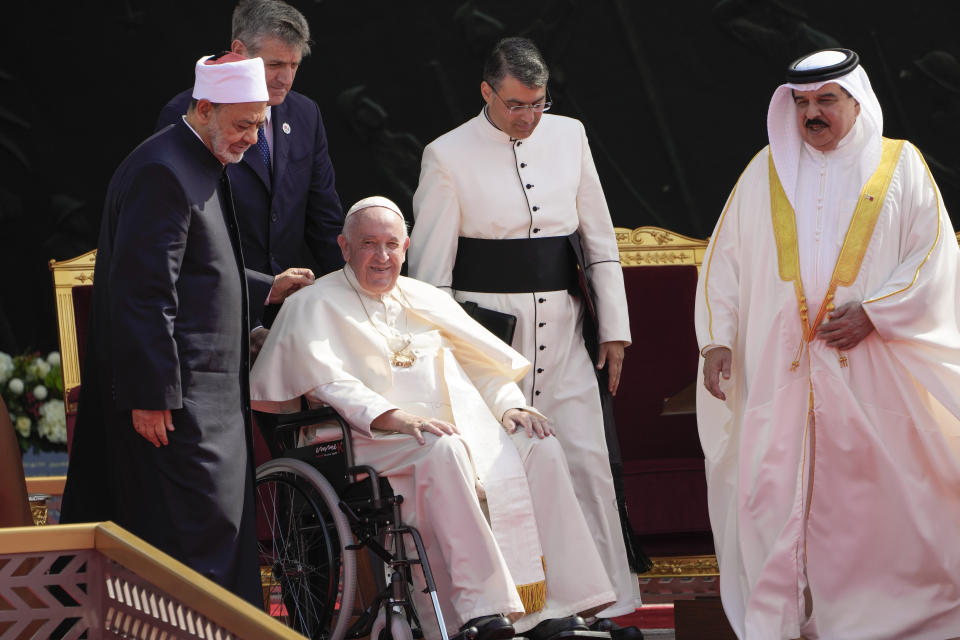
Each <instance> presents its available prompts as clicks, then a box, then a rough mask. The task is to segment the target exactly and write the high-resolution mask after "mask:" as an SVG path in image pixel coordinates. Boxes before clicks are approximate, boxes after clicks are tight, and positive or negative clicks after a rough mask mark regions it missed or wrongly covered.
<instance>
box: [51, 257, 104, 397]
mask: <svg viewBox="0 0 960 640" xmlns="http://www.w3.org/2000/svg"><path fill="white" fill-rule="evenodd" d="M96 259H97V250H96V249H93V250H92V251H88V252H87V253H84V254H83V255H79V256H77V257H76V258H70V259H67V260H51V261H50V262H49V266H50V271H51V273H52V274H53V289H54V295H55V296H56V301H57V329H58V332H59V335H60V362H61V366H62V370H63V397H64V398H65V399H67V400H66V401H67V411H72V412H75V411H76V409H77V408H76V400H75V399H74V400H70V398H71V394H70V392H71V391H72V390H73V389H75V388H76V387H79V386H80V355H79V350H78V345H77V321H76V317H75V314H74V303H73V290H74V287H78V286H83V285H92V284H93V267H94V264H95V262H96ZM71 405H72V406H71Z"/></svg>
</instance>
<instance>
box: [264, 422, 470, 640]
mask: <svg viewBox="0 0 960 640" xmlns="http://www.w3.org/2000/svg"><path fill="white" fill-rule="evenodd" d="M254 414H255V419H256V423H257V425H258V426H259V428H260V429H261V432H262V433H263V435H264V438H265V440H266V441H267V444H268V446H269V448H270V453H271V455H272V457H273V459H272V460H270V461H269V462H266V463H264V464H262V465H260V466H259V467H258V468H257V472H256V503H257V507H256V508H257V538H258V547H259V554H260V566H261V582H262V584H263V591H264V606H265V607H266V609H267V612H268V613H270V614H271V615H272V616H273V617H275V618H278V619H280V620H281V621H282V622H284V623H285V624H286V625H287V626H289V627H291V628H293V629H294V630H296V631H298V632H299V633H301V634H303V635H304V636H306V637H308V638H311V639H312V640H317V639H319V640H343V639H344V638H349V639H355V638H363V637H367V636H369V637H370V638H371V640H413V638H422V637H423V627H422V625H421V621H420V618H419V616H418V615H417V612H416V610H415V609H414V606H413V603H412V599H411V593H412V588H413V580H412V571H411V569H412V567H413V566H414V565H420V567H421V570H422V572H423V576H424V581H425V583H426V589H425V591H426V592H428V593H429V594H430V597H431V601H432V604H433V609H434V613H435V615H436V620H437V622H438V624H439V626H440V634H441V637H442V638H443V640H474V639H475V638H476V635H477V630H476V628H475V627H469V628H468V629H466V630H464V631H461V632H460V633H458V634H455V635H454V636H452V637H449V636H448V634H447V631H446V626H445V625H444V620H443V614H442V613H441V611H440V604H439V600H438V599H437V593H436V585H435V584H434V581H433V575H432V573H431V571H430V565H429V562H428V559H427V556H426V553H425V551H424V548H423V542H422V540H421V538H420V534H419V532H418V531H417V530H416V529H415V528H414V527H409V526H405V525H404V524H403V523H402V522H401V520H400V505H401V504H402V503H403V496H400V495H394V493H393V491H392V489H391V487H390V484H389V482H387V479H386V478H381V477H379V476H378V475H377V473H376V471H375V470H374V469H372V468H371V467H369V466H364V465H361V466H356V465H354V462H353V452H352V447H351V439H350V426H349V425H348V424H347V423H346V421H344V420H343V418H341V417H340V416H339V415H338V414H337V413H336V412H335V411H334V410H333V409H331V408H329V407H322V408H319V409H310V410H306V411H302V412H300V413H295V414H269V413H260V412H254ZM304 429H305V430H304ZM301 433H307V434H309V437H308V438H307V442H308V444H307V443H304V442H303V439H302V436H301ZM301 444H303V446H301ZM405 540H410V541H411V542H412V544H413V547H414V548H415V549H416V556H415V557H411V556H409V555H408V552H407V546H406V544H405ZM361 550H365V551H366V552H367V553H368V554H370V555H371V556H372V557H374V558H376V559H377V560H379V561H380V562H382V563H383V567H384V570H383V571H377V570H375V571H374V578H375V581H376V584H377V590H378V593H377V594H376V596H375V597H374V598H373V601H372V602H371V603H370V604H369V606H367V607H366V608H365V609H364V610H363V611H361V612H360V613H359V615H356V616H355V615H354V605H355V601H356V600H355V599H356V595H357V559H358V558H357V554H358V552H360V551H361ZM354 618H356V619H354Z"/></svg>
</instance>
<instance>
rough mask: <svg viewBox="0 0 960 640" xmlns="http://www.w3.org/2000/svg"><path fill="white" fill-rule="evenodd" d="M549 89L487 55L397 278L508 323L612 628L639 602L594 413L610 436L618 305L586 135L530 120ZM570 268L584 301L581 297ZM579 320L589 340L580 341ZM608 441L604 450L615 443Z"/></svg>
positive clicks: (419, 201)
mask: <svg viewBox="0 0 960 640" xmlns="http://www.w3.org/2000/svg"><path fill="white" fill-rule="evenodd" d="M548 77H549V72H548V69H547V66H546V63H545V62H544V60H543V57H542V55H541V54H540V51H539V50H538V49H537V47H536V46H535V45H534V44H533V43H532V42H531V41H530V40H527V39H525V38H506V39H504V40H502V41H500V42H499V43H498V44H497V45H496V46H495V47H494V49H493V51H492V53H491V54H490V56H489V57H488V59H487V62H486V66H485V68H484V80H483V82H482V83H481V84H480V91H481V94H482V96H483V99H484V101H485V102H486V105H485V106H484V108H483V111H482V112H481V113H480V114H479V115H477V116H476V117H475V118H473V119H471V120H469V121H467V122H466V123H464V124H463V125H461V126H460V127H457V128H456V129H454V130H453V131H450V132H448V133H446V134H444V135H443V136H440V137H439V138H437V139H436V140H434V141H433V142H431V143H430V144H429V145H427V147H426V148H425V149H424V152H423V160H422V165H421V171H420V183H419V185H418V187H417V191H416V193H415V195H414V198H413V213H414V218H415V224H414V227H413V243H412V246H411V250H410V275H411V276H412V277H414V278H417V279H420V280H424V281H426V282H429V283H431V284H433V285H436V286H437V287H440V288H442V289H444V290H445V291H447V292H449V293H450V294H451V295H453V296H454V297H455V298H456V299H457V300H459V301H472V302H475V303H477V304H479V305H480V306H481V307H486V308H491V309H495V310H497V311H501V312H505V313H508V314H512V315H514V316H516V318H517V324H516V333H515V335H514V338H513V346H514V348H516V349H517V350H518V351H519V352H520V353H522V354H523V356H524V357H525V358H527V359H528V360H530V361H531V362H532V363H533V367H532V369H531V370H530V372H529V373H528V374H527V375H526V376H525V377H524V378H523V380H522V381H521V382H520V386H521V388H522V389H523V392H524V395H525V396H526V398H527V403H528V404H530V405H533V406H535V407H537V409H539V410H540V411H542V412H543V413H545V414H546V415H548V416H550V419H551V421H552V423H553V424H554V426H555V428H556V431H557V438H558V439H559V440H560V443H561V444H562V445H563V450H564V452H565V453H566V455H567V461H568V463H569V465H570V471H571V473H572V474H573V478H574V487H575V488H576V492H577V498H578V499H579V501H580V507H581V508H582V509H583V512H584V514H585V515H586V516H587V522H588V524H589V525H590V529H591V531H592V532H593V537H594V540H595V541H596V543H597V547H598V548H599V549H600V555H601V558H602V559H603V566H604V568H605V569H606V571H607V574H608V575H609V576H610V580H611V582H612V583H613V585H614V589H615V590H616V593H617V602H616V603H615V604H614V605H613V606H611V607H610V608H609V609H608V610H606V611H604V612H601V614H600V615H601V616H604V617H606V616H619V615H624V614H629V613H632V612H633V611H634V609H635V608H636V606H637V604H638V603H639V597H638V596H639V594H638V586H637V578H636V575H634V574H632V573H631V570H630V566H629V562H628V556H627V547H626V546H625V540H624V531H625V530H626V531H627V532H628V533H629V532H630V531H631V529H629V525H628V524H627V526H626V527H624V526H622V524H621V515H620V513H618V508H617V498H616V494H615V491H614V484H613V478H612V476H611V470H610V456H609V452H608V439H607V438H606V437H605V434H604V421H605V415H604V414H605V413H606V414H607V415H606V419H607V421H608V424H609V431H611V432H612V431H613V424H612V413H611V412H612V404H611V401H612V399H611V397H610V396H611V394H613V393H616V390H617V386H618V384H619V379H620V370H621V364H622V361H623V354H624V347H626V346H627V345H629V344H630V323H629V319H628V317H627V299H626V293H625V291H624V286H623V271H622V269H621V267H620V258H619V252H618V249H617V242H616V236H615V235H614V232H613V224H612V222H611V219H610V211H609V209H608V208H607V203H606V200H605V198H604V195H603V189H602V188H601V185H600V179H599V177H598V175H597V170H596V168H595V166H594V163H593V156H592V155H591V153H590V147H589V145H588V143H587V137H586V133H585V132H584V128H583V125H582V124H581V123H580V122H579V121H578V120H574V119H572V118H566V117H563V116H551V115H547V114H544V113H543V112H544V111H546V110H547V109H548V108H549V107H550V101H549V96H548V94H547V80H548ZM577 254H579V255H577ZM578 263H579V269H580V270H581V271H582V273H583V275H584V276H585V278H584V279H585V281H586V289H587V291H588V293H589V296H585V295H582V293H581V291H580V285H579V283H578ZM585 314H586V315H587V318H588V320H589V321H591V324H592V328H589V329H582V326H583V321H584V315H585ZM585 339H586V344H585ZM591 351H592V354H591ZM594 358H595V360H594ZM594 365H596V369H595V368H594ZM597 369H599V370H602V371H601V373H602V374H603V379H602V381H601V382H600V383H599V384H598V380H597ZM602 402H603V403H604V404H602ZM608 437H611V438H612V440H609V442H611V445H615V444H616V436H615V434H613V433H610V434H609V435H608ZM627 542H628V543H629V540H628V541H627ZM605 622H606V621H601V623H605ZM637 635H639V634H638V633H637V632H636V630H634V629H631V630H630V631H629V632H626V633H618V634H616V637H618V638H621V639H622V640H626V638H629V637H636V636H637Z"/></svg>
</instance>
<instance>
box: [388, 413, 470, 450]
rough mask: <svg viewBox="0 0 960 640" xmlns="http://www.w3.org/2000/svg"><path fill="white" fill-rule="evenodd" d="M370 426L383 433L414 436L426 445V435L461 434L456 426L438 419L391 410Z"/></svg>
mask: <svg viewBox="0 0 960 640" xmlns="http://www.w3.org/2000/svg"><path fill="white" fill-rule="evenodd" d="M370 426H371V427H372V428H374V429H379V430H381V431H396V432H397V433H404V434H406V435H408V436H413V437H414V438H416V439H417V442H419V443H420V444H425V443H426V440H424V439H423V434H424V433H432V434H433V435H435V436H444V435H447V436H449V435H453V434H454V433H460V429H458V428H457V426H456V425H455V424H451V423H449V422H445V421H443V420H437V419H436V418H425V417H423V416H418V415H416V414H413V413H408V412H406V411H402V410H400V409H391V410H390V411H385V412H383V413H381V414H380V415H379V416H377V417H376V418H374V419H373V422H371V423H370Z"/></svg>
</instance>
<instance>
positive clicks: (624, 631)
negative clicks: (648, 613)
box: [590, 618, 643, 640]
mask: <svg viewBox="0 0 960 640" xmlns="http://www.w3.org/2000/svg"><path fill="white" fill-rule="evenodd" d="M590 630H591V631H606V632H607V633H609V634H610V638H611V640H643V632H642V631H640V629H638V628H636V627H621V626H620V625H618V624H617V623H616V622H614V621H613V620H611V619H610V618H597V619H596V620H595V621H594V622H593V624H591V625H590Z"/></svg>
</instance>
